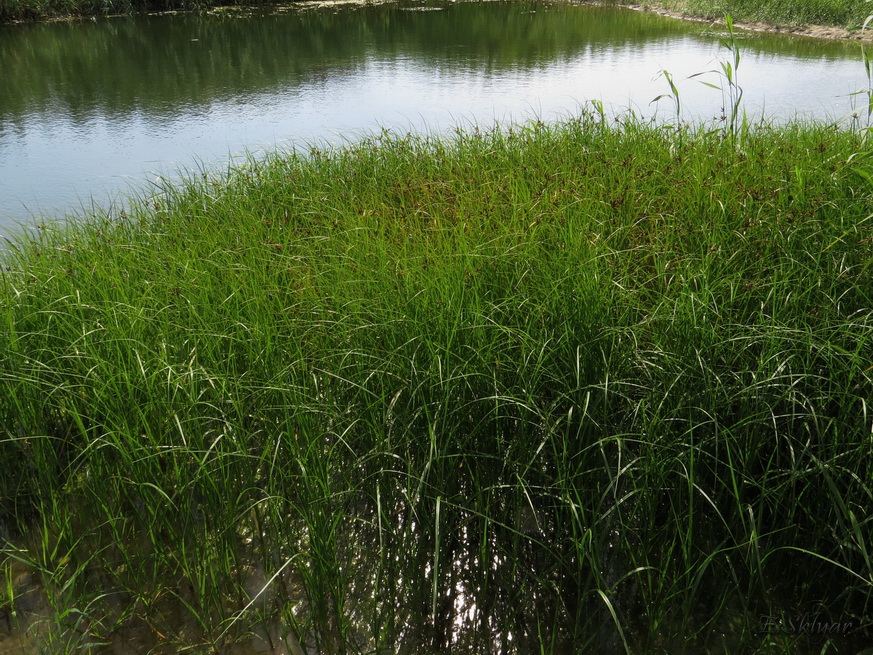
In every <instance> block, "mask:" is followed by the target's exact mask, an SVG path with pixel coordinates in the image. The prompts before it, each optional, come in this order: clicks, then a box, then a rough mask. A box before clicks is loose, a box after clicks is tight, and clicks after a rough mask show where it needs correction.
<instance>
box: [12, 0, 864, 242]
mask: <svg viewBox="0 0 873 655" xmlns="http://www.w3.org/2000/svg"><path fill="white" fill-rule="evenodd" d="M723 37H724V34H723V33H720V32H719V31H718V28H717V27H714V26H711V25H708V24H704V23H692V22H684V21H680V20H675V19H671V18H666V17H662V16H658V15H655V14H653V13H648V12H642V11H633V10H629V9H619V8H605V7H593V6H585V5H579V4H571V3H555V4H549V3H539V2H538V3H531V2H479V3H469V2H457V3H451V2H434V1H427V2H424V3H422V2H416V3H410V2H401V3H395V4H365V5H362V4H354V3H348V4H332V5H323V4H322V5H317V4H309V3H304V4H303V5H298V6H295V7H286V8H282V9H279V10H273V11H271V12H266V13H252V12H240V11H226V10H225V11H222V12H215V13H213V14H210V15H198V16H195V15H158V16H145V17H138V18H113V19H104V20H96V21H94V20H86V21H79V22H58V23H45V24H33V25H10V26H3V27H0V87H2V89H3V92H2V93H0V234H5V233H8V232H9V230H10V229H12V228H13V226H14V225H15V224H18V223H23V224H32V223H35V222H36V218H35V217H36V216H37V215H44V216H49V217H54V216H58V215H59V214H60V213H64V212H71V211H81V210H82V209H83V208H84V209H87V208H89V207H92V206H94V205H98V206H101V207H111V206H112V204H113V203H116V204H117V203H118V202H120V199H121V198H123V197H124V195H125V194H127V193H128V192H129V191H130V190H131V189H132V188H135V189H140V190H143V189H144V190H145V191H143V192H146V193H147V192H148V188H149V183H150V181H154V180H155V179H156V178H157V176H159V175H169V176H173V175H175V174H177V173H178V172H179V171H180V170H183V169H184V170H189V171H192V170H193V171H199V170H200V169H208V170H212V171H214V170H221V169H222V168H224V167H226V166H227V165H228V164H229V163H233V162H234V161H239V160H240V158H241V157H244V156H246V153H253V154H257V153H258V152H261V151H263V150H265V149H272V148H276V147H279V148H294V147H306V145H307V144H309V143H313V142H320V141H331V142H341V141H343V140H354V139H356V138H358V137H360V136H361V135H363V134H365V133H367V132H370V131H373V130H377V129H379V128H381V127H389V128H391V129H396V130H401V131H408V130H413V129H414V130H428V131H433V132H438V131H442V130H446V129H448V128H449V127H452V126H455V125H457V124H461V125H467V126H469V125H470V124H473V123H475V124H478V125H489V124H493V122H494V121H495V120H497V121H501V122H505V121H509V120H523V119H525V118H531V117H534V116H536V117H540V118H543V119H547V120H551V119H555V118H558V117H560V116H561V115H567V114H570V113H574V112H577V111H578V110H579V108H580V106H585V105H586V104H587V103H589V101H590V100H592V99H594V100H601V101H603V102H604V104H605V105H606V106H607V107H610V108H611V110H612V111H621V110H622V109H626V108H633V109H634V110H636V111H637V112H639V113H641V114H643V115H645V116H647V117H649V116H651V115H653V114H654V113H655V112H658V116H659V117H661V118H663V119H664V120H671V119H672V117H673V115H674V108H673V105H672V102H671V101H670V99H669V98H664V99H662V100H660V101H659V102H658V103H655V104H651V100H652V99H653V98H654V97H655V96H657V95H660V94H663V93H666V92H669V87H668V85H667V82H666V80H665V79H663V77H661V78H659V77H658V74H659V71H661V70H664V69H666V70H668V71H669V72H670V73H671V74H672V76H673V78H674V80H675V81H676V82H677V85H678V87H679V90H680V94H681V99H682V106H683V117H685V118H698V119H706V120H710V119H712V118H713V117H716V116H719V115H720V114H721V113H722V106H723V104H725V103H724V102H723V99H722V94H721V93H720V92H719V91H718V90H714V89H712V88H709V87H706V86H704V85H702V84H700V83H699V81H700V80H706V81H709V82H713V83H718V79H717V77H716V75H715V74H710V75H708V76H704V77H701V78H696V79H687V78H688V76H690V75H693V74H694V73H699V72H702V71H708V70H712V69H714V68H717V67H718V61H719V58H722V59H724V58H726V56H727V54H728V53H727V51H726V50H725V49H724V48H723V47H722V46H721V45H720V39H721V38H723ZM741 37H742V38H741V39H740V41H739V43H740V47H741V53H742V60H741V66H740V69H739V71H738V73H739V76H738V79H739V83H740V85H741V86H742V87H743V89H744V91H745V95H744V103H745V104H744V106H745V108H746V110H747V111H748V112H749V113H750V115H751V116H753V117H757V116H760V115H761V114H762V113H763V114H764V115H765V116H767V117H768V118H769V119H771V120H786V119H789V118H792V117H796V116H799V117H815V118H818V119H824V120H833V121H836V120H847V119H846V116H848V115H851V113H852V111H853V108H854V107H855V106H861V105H862V104H863V101H862V99H861V98H863V96H851V95H850V94H851V93H852V92H855V91H858V90H859V89H862V88H864V86H865V84H866V78H865V75H864V66H863V64H862V63H861V61H860V48H859V47H858V45H857V44H852V43H832V42H821V41H816V40H812V39H806V38H800V37H787V36H777V35H764V34H758V33H748V34H742V35H741ZM588 106H590V105H588Z"/></svg>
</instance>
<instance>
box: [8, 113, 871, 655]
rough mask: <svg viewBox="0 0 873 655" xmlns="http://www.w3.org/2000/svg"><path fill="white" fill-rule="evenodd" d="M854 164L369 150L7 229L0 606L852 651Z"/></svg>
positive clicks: (220, 625) (133, 618) (111, 623)
mask: <svg viewBox="0 0 873 655" xmlns="http://www.w3.org/2000/svg"><path fill="white" fill-rule="evenodd" d="M868 146H869V144H867V143H865V142H864V141H863V140H862V137H861V136H859V135H858V134H857V133H856V132H852V131H849V130H845V129H840V128H837V127H834V126H825V125H799V124H794V125H788V126H780V127H768V126H758V127H755V128H745V127H744V128H742V129H740V130H739V133H738V134H732V133H730V132H729V131H726V130H724V129H717V128H713V127H712V126H707V127H688V126H685V127H680V128H676V127H669V126H657V125H651V124H648V123H641V122H640V121H639V120H637V119H635V118H633V117H625V118H621V119H619V120H618V121H617V122H613V121H612V120H609V119H607V118H605V117H602V116H600V115H598V114H596V113H593V114H583V115H581V116H579V117H577V118H573V119H568V120H566V121H565V122H563V123H561V124H557V125H545V124H542V123H538V122H534V123H530V124H526V125H520V126H513V127H512V128H505V129H502V130H496V129H495V130H491V131H479V130H477V129H471V130H467V131H458V132H457V134H456V135H455V136H454V137H452V138H446V137H416V136H407V137H402V136H396V135H392V134H390V133H387V132H386V133H383V134H379V135H374V136H372V137H371V138H368V139H365V140H364V141H363V142H362V143H360V144H357V145H351V146H348V147H345V148H343V149H338V150H318V149H313V150H312V152H311V153H309V154H308V155H307V156H300V155H296V156H295V155H288V156H284V155H282V156H280V155H276V156H274V157H272V158H270V159H269V160H268V161H265V162H260V163H256V162H253V163H250V164H248V165H246V166H244V167H242V168H240V169H239V170H236V171H234V172H233V173H231V174H229V175H228V177H227V178H226V179H220V180H214V179H209V178H190V179H188V180H187V182H185V183H182V184H180V185H174V186H168V187H167V188H166V189H165V190H163V191H162V192H161V193H159V194H157V195H156V196H154V197H151V198H143V199H142V201H141V202H140V203H138V204H137V205H136V206H135V207H134V208H132V209H129V210H128V211H127V212H125V213H122V214H121V215H117V216H111V217H105V218H94V219H89V220H85V221H84V222H82V221H76V222H71V224H70V225H68V226H56V225H51V226H45V227H43V228H42V229H40V230H38V231H37V233H36V234H35V235H34V236H33V237H32V238H29V239H28V238H24V237H22V239H21V240H19V241H18V242H17V244H16V246H15V247H14V248H13V249H11V250H10V251H9V252H8V253H7V254H6V255H5V257H4V259H3V262H2V263H3V268H2V277H0V286H2V288H0V325H2V326H3V330H2V331H0V467H2V470H3V474H2V475H0V536H3V540H4V541H3V543H5V546H4V548H3V550H2V557H0V571H3V577H2V583H3V584H0V615H2V617H3V618H4V620H6V621H8V622H9V624H10V625H15V624H18V625H24V626H26V625H27V621H29V620H32V617H31V619H29V618H28V614H27V611H26V608H27V607H33V604H34V601H33V597H34V594H41V595H40V597H41V598H44V604H45V607H44V608H43V610H44V611H43V612H42V613H41V614H40V615H39V625H40V629H39V630H38V631H37V632H35V633H34V634H37V635H38V639H39V641H40V643H41V644H42V645H43V646H44V647H45V648H46V649H47V652H52V653H61V652H67V651H69V652H72V651H73V650H76V649H82V648H86V647H88V646H89V645H91V646H94V645H95V644H108V645H112V644H117V643H136V644H138V645H139V646H141V647H142V649H143V650H142V652H152V653H176V652H181V650H182V649H183V648H190V649H191V650H190V651H186V652H203V653H207V652H209V653H212V652H233V651H231V650H227V649H229V647H230V644H231V643H233V642H235V641H238V640H242V639H248V638H249V635H251V634H262V635H270V639H273V640H277V639H282V638H284V639H286V640H287V641H288V642H290V643H292V646H291V647H289V648H290V652H295V653H296V652H304V651H305V649H306V648H307V647H311V648H314V649H316V650H317V652H320V653H449V652H456V653H464V654H467V653H483V654H484V653H491V652H495V653H496V652H499V653H525V654H526V653H583V652H586V653H587V652H592V653H613V652H626V649H627V650H628V651H629V652H634V653H680V652H688V653H715V652H718V653H756V652H758V653H784V654H787V653H792V654H794V653H805V652H815V653H819V652H830V653H851V654H852V655H854V654H855V653H857V652H859V651H860V650H861V648H862V647H866V646H868V645H869V643H870V640H871V627H870V622H871V614H873V606H871V598H873V594H871V591H873V539H871V533H873V530H871V528H873V517H871V515H870V512H869V510H870V507H873V483H871V480H873V407H871V399H873V264H871V262H873V187H871V179H873V162H871V160H870V156H869V154H864V153H866V152H867V148H868ZM25 574H26V575H27V576H30V577H29V578H27V579H28V580H30V583H29V586H28V585H27V584H25V583H24V582H22V580H24V579H25ZM798 616H814V617H815V620H816V621H817V624H816V625H818V626H819V628H820V627H821V626H822V625H825V626H827V627H828V629H829V631H828V632H827V633H826V634H818V633H816V634H811V633H810V632H809V631H808V630H807V631H804V630H801V624H800V623H797V624H795V621H796V617H798ZM762 617H770V619H767V620H766V621H763V620H762ZM789 622H790V626H791V628H790V629H789ZM805 625H809V623H808V622H807V624H805ZM274 645H275V642H274ZM94 647H95V648H96V646H94ZM295 648H297V650H295ZM300 649H303V650H300ZM307 652H308V651H307Z"/></svg>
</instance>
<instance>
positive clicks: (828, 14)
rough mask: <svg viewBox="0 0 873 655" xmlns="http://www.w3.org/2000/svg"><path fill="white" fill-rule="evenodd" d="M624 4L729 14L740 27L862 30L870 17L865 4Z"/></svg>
mask: <svg viewBox="0 0 873 655" xmlns="http://www.w3.org/2000/svg"><path fill="white" fill-rule="evenodd" d="M621 4H642V5H646V6H649V7H658V8H661V9H666V10H669V11H673V12H677V13H681V14H685V15H688V16H693V17H696V18H707V19H710V20H718V19H720V18H722V17H723V16H724V14H730V15H731V16H732V17H733V18H734V20H735V21H737V22H739V23H763V24H766V25H772V26H775V27H801V26H806V25H825V26H832V27H840V28H844V29H847V30H858V29H860V28H861V26H862V25H864V22H865V20H866V19H867V16H869V15H870V13H871V9H870V4H869V3H868V2H867V1H866V0H799V1H795V0H757V1H753V0H646V1H645V2H639V3H621Z"/></svg>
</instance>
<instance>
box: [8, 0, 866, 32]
mask: <svg viewBox="0 0 873 655" xmlns="http://www.w3.org/2000/svg"><path fill="white" fill-rule="evenodd" d="M327 1H328V2H329V1H330V0H327ZM366 1H367V0H362V2H366ZM581 1H582V2H584V1H585V0H581ZM604 2H605V4H616V5H633V6H636V5H643V6H645V7H652V8H657V9H664V10H668V11H672V12H675V13H678V14H684V15H687V16H690V17H696V18H706V19H712V20H719V19H721V18H722V17H723V16H724V14H726V13H727V14H730V15H732V16H733V17H734V19H735V20H736V21H737V22H738V23H743V22H756V23H763V24H767V25H773V26H779V27H800V26H805V25H825V26H833V27H838V28H843V29H846V30H850V31H854V30H859V29H860V28H861V27H862V25H864V22H865V20H866V18H867V16H868V15H869V14H870V13H871V11H870V5H869V4H868V3H867V2H866V0H643V1H641V2H636V1H634V0H604ZM288 4H291V5H293V4H294V3H293V2H291V3H289V2H283V1H282V0H278V1H277V0H0V23H7V22H13V21H26V20H45V19H52V18H84V17H91V16H109V15H123V14H136V13H143V12H166V11H211V10H220V9H222V8H226V7H233V6H237V7H269V6H277V5H288Z"/></svg>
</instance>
